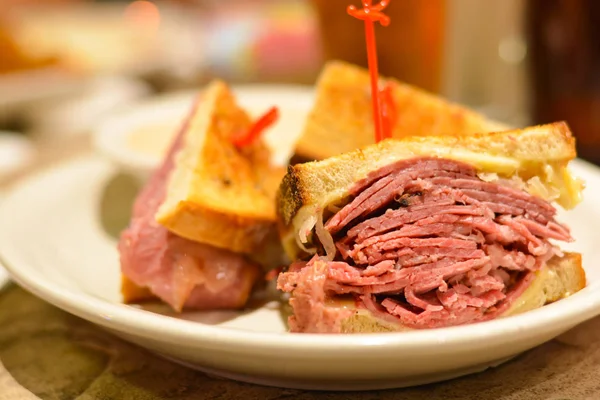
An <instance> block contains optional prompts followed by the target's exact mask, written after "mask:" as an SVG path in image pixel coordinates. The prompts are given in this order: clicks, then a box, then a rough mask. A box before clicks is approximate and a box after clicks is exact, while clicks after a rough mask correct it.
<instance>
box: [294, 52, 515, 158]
mask: <svg viewBox="0 0 600 400" xmlns="http://www.w3.org/2000/svg"><path fill="white" fill-rule="evenodd" d="M379 81H380V88H381V89H382V90H381V91H382V94H381V99H382V103H383V104H382V107H383V108H384V109H385V113H384V114H385V115H384V116H387V117H388V119H389V121H387V123H388V124H389V128H390V134H391V136H390V137H392V138H396V139H399V138H402V137H404V136H406V135H410V136H429V135H432V136H439V135H448V134H451V135H467V134H474V133H478V132H492V131H495V130H506V129H508V128H507V127H506V126H504V125H503V124H500V123H498V122H496V121H493V120H490V119H488V118H487V117H485V116H483V115H481V114H479V113H477V112H475V111H473V110H471V109H469V108H467V107H464V106H462V105H459V104H455V103H451V102H449V101H447V100H446V99H444V98H441V97H439V96H436V95H434V94H432V93H428V92H426V91H424V90H422V89H420V88H417V87H415V86H412V85H409V84H406V83H403V82H400V81H398V80H396V79H392V78H381V79H380V80H379ZM374 131H375V128H374V125H373V110H372V108H371V88H370V80H369V71H368V70H366V69H364V68H361V67H358V66H356V65H353V64H349V63H346V62H342V61H330V62H328V63H327V64H326V65H325V67H324V68H323V70H322V72H321V74H320V76H319V79H318V81H317V84H316V99H315V103H314V105H313V107H312V109H311V111H310V113H309V115H308V118H307V119H306V123H305V124H304V128H303V130H302V134H301V135H300V138H299V139H298V143H297V144H296V154H297V155H298V157H299V158H303V159H310V160H322V159H325V158H328V157H333V156H336V155H339V154H342V153H346V152H349V151H352V150H354V149H358V148H361V147H364V146H367V145H370V144H373V143H375V140H374V137H375V135H374Z"/></svg>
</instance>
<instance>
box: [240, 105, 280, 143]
mask: <svg viewBox="0 0 600 400" xmlns="http://www.w3.org/2000/svg"><path fill="white" fill-rule="evenodd" d="M277 119H279V109H278V108H277V107H271V108H270V109H269V110H268V111H267V112H266V113H265V114H263V115H262V116H261V117H260V118H258V119H257V120H256V121H254V123H253V124H252V125H251V126H250V128H249V129H248V130H247V131H244V132H240V133H239V134H237V135H234V136H233V137H232V138H231V141H232V143H233V144H234V145H235V146H237V147H245V146H249V145H250V144H252V143H253V142H254V141H255V140H257V139H258V138H259V137H260V136H261V135H262V134H263V132H264V131H265V130H266V129H267V128H269V127H270V126H271V125H273V124H274V123H275V122H277Z"/></svg>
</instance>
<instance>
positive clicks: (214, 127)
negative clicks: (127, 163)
mask: <svg viewBox="0 0 600 400" xmlns="http://www.w3.org/2000/svg"><path fill="white" fill-rule="evenodd" d="M252 126H253V121H252V120H251V118H250V117H249V115H248V114H247V113H246V112H245V111H244V110H243V109H241V108H240V107H239V106H238V105H237V104H236V102H235V98H234V96H233V94H232V93H231V91H230V90H229V88H228V87H227V85H226V84H225V83H223V82H221V81H214V82H212V83H210V84H209V85H208V86H207V87H206V88H205V90H204V91H203V92H202V94H201V96H200V97H199V99H198V101H197V102H196V103H195V104H194V106H193V108H192V111H191V113H190V115H189V117H188V119H187V121H186V122H185V124H184V126H183V128H182V129H181V131H180V133H179V135H178V136H177V137H176V139H175V140H174V142H173V144H172V146H171V149H170V151H169V152H168V154H167V156H166V157H165V159H164V161H163V164H162V165H161V166H160V168H158V169H157V170H156V171H155V173H154V174H153V176H152V177H151V179H150V181H149V182H148V184H147V185H146V186H145V188H144V189H143V190H142V192H141V193H140V194H139V196H138V198H137V199H136V202H135V205H134V208H133V213H132V214H133V215H132V220H131V222H130V225H129V227H128V228H127V229H126V230H125V231H124V232H123V233H122V235H121V238H120V242H119V252H120V260H121V271H122V274H123V283H122V293H123V297H124V300H125V302H134V301H142V300H146V299H148V298H152V297H157V298H159V299H161V300H162V301H164V302H165V303H167V304H169V305H170V306H171V307H172V308H173V309H174V310H176V311H180V310H182V309H183V308H191V309H227V308H240V307H243V306H244V305H245V304H246V302H247V300H248V298H249V295H250V293H251V291H252V289H253V287H254V286H255V285H256V284H257V282H258V281H259V278H260V277H261V275H262V272H263V270H264V269H266V268H269V267H271V266H273V265H276V264H277V263H279V262H281V257H282V256H283V250H282V249H281V245H280V242H279V238H278V235H277V229H276V211H275V206H274V199H275V194H276V191H277V187H278V184H279V182H280V181H281V178H282V177H283V175H284V174H285V169H284V168H282V167H277V166H274V165H272V164H271V158H270V153H269V149H268V148H267V147H266V145H265V143H264V142H263V140H262V139H261V138H260V137H259V138H256V139H255V140H253V141H251V142H249V143H246V144H245V145H244V146H242V147H240V146H238V145H236V144H235V143H234V138H236V137H238V136H239V135H240V134H243V133H244V132H247V131H248V130H250V129H251V128H252Z"/></svg>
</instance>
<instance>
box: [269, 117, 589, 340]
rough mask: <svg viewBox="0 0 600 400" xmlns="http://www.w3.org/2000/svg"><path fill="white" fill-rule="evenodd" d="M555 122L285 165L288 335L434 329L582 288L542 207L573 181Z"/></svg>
mask: <svg viewBox="0 0 600 400" xmlns="http://www.w3.org/2000/svg"><path fill="white" fill-rule="evenodd" d="M575 156H576V153H575V140H574V138H573V137H572V135H571V132H570V130H569V128H568V126H567V125H566V124H565V123H554V124H549V125H542V126H535V127H530V128H527V129H523V130H514V131H504V132H498V133H486V134H480V135H478V134H472V135H456V136H426V137H423V136H420V137H418V136H415V137H407V138H404V139H402V140H394V139H388V140H384V141H382V142H380V143H378V144H374V145H370V146H367V147H365V148H363V149H360V150H355V151H352V152H349V153H346V154H343V155H340V156H336V157H332V158H329V159H326V160H323V161H316V162H310V163H306V164H298V165H295V166H294V167H290V168H289V169H288V173H287V175H286V176H285V178H284V179H283V181H282V184H281V186H280V189H279V194H278V213H279V224H280V234H281V237H282V241H283V245H284V248H285V249H286V252H287V253H288V255H289V257H290V258H291V259H293V260H296V261H295V262H294V263H292V265H291V266H290V267H289V268H288V269H287V270H286V271H284V272H282V273H281V274H280V275H279V277H278V281H277V284H278V288H279V289H281V290H283V291H284V292H288V293H289V296H290V300H289V303H290V306H291V309H292V312H293V315H292V316H291V317H290V318H289V326H290V330H291V331H292V332H311V333H350V332H382V331H400V330H407V329H425V328H438V327H448V326H454V325H462V324H469V323H475V322H481V321H488V320H492V319H495V318H500V317H505V316H509V315H513V314H517V313H522V312H526V311H529V310H532V309H534V308H538V307H541V306H543V305H545V304H547V303H550V302H553V301H556V300H559V299H561V298H563V297H566V296H569V295H571V294H573V293H575V292H577V291H579V290H580V289H582V288H583V287H584V286H585V284H586V278H585V272H584V270H583V268H582V265H581V255H580V254H577V253H569V252H566V251H563V250H561V248H560V243H561V242H563V243H564V242H570V241H572V240H573V238H572V237H571V234H570V231H569V229H568V227H566V226H565V225H563V224H561V223H560V222H558V221H556V219H555V216H556V208H555V206H554V205H553V204H557V205H560V206H562V207H563V208H565V209H571V208H573V207H574V206H575V205H577V204H578V203H579V201H580V198H581V192H582V189H583V184H582V182H581V181H580V180H578V179H577V178H575V177H573V176H572V175H571V173H570V172H569V169H568V163H569V161H571V160H572V159H573V158H574V157H575Z"/></svg>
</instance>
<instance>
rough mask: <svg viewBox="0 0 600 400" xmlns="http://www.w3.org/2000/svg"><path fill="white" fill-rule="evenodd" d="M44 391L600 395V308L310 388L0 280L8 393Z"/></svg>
mask: <svg viewBox="0 0 600 400" xmlns="http://www.w3.org/2000/svg"><path fill="white" fill-rule="evenodd" d="M87 147H88V144H87V142H86V141H85V140H82V141H81V142H79V143H72V144H70V145H69V146H62V145H58V146H55V148H50V147H49V146H47V145H41V146H40V150H41V153H42V158H41V159H40V163H39V164H38V165H37V167H39V166H40V165H43V164H47V163H49V162H53V161H55V160H56V159H57V158H61V159H62V158H65V157H66V156H68V155H70V154H73V153H76V152H78V151H80V150H82V149H85V148H87ZM356 362H357V367H359V365H360V360H356ZM38 398H41V399H52V400H54V399H57V400H58V399H60V400H63V399H64V400H67V399H68V400H71V399H85V400H111V399H132V400H150V399H245V400H251V399H282V398H289V399H349V398H352V399H398V400H401V399H467V400H469V399H506V400H508V399H511V400H517V399H519V400H520V399H552V400H559V399H561V400H562V399H569V400H571V399H600V318H596V319H594V320H591V321H588V322H587V323H584V324H582V325H580V326H579V327H577V328H575V329H573V330H572V331H570V332H567V333H566V334H564V335H562V336H561V337H559V338H557V339H555V340H553V341H551V342H548V343H546V344H545V345H542V346H540V347H538V348H536V349H534V350H531V351H529V352H527V353H525V354H522V355H521V356H519V357H517V358H515V359H513V360H512V361H510V362H508V363H506V364H504V365H502V366H499V367H497V368H494V369H490V370H487V371H485V372H482V373H479V374H475V375H471V376H467V377H464V378H459V379H455V380H452V381H447V382H442V383H438V384H431V385H426V386H421V387H416V388H409V389H399V390H388V391H378V392H360V393H344V392H308V391H300V390H287V389H279V388H270V387H261V386H256V385H250V384H245V383H239V382H234V381H229V380H225V379H219V378H214V377H209V376H207V375H205V374H203V373H201V372H196V371H193V370H190V369H187V368H185V367H182V366H179V365H177V364H174V363H171V362H168V361H165V360H163V359H161V358H158V357H156V356H154V355H153V354H151V353H148V352H146V351H145V350H143V349H140V348H138V347H136V346H134V345H130V344H128V343H125V342H123V341H122V340H120V339H117V338H115V337H113V336H111V335H110V334H108V333H106V332H104V331H102V330H101V329H98V328H97V327H95V326H94V325H91V324H89V323H87V322H86V321H83V320H81V319H79V318H77V317H74V316H71V315H69V314H67V313H65V312H63V311H61V310H59V309H57V308H55V307H53V306H51V305H49V304H47V303H45V302H44V301H42V300H40V299H37V298H36V297H34V296H32V295H30V294H29V293H27V292H25V291H24V290H22V289H20V288H19V287H17V286H15V285H13V284H9V285H8V286H6V287H4V288H3V289H2V290H0V400H9V399H10V400H13V399H19V400H20V399H38Z"/></svg>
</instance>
